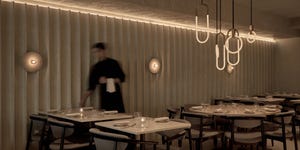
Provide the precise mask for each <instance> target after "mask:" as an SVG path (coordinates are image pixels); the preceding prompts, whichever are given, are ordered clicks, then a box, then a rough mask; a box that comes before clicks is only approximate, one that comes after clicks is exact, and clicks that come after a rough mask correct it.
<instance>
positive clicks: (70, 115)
mask: <svg viewBox="0 0 300 150" xmlns="http://www.w3.org/2000/svg"><path fill="white" fill-rule="evenodd" d="M66 116H68V117H76V116H80V113H69V114H66Z"/></svg>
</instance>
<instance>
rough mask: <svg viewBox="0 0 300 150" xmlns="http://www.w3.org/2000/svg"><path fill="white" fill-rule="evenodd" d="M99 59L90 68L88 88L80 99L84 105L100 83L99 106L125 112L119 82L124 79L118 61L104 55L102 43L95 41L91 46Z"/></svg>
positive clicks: (104, 48)
mask: <svg viewBox="0 0 300 150" xmlns="http://www.w3.org/2000/svg"><path fill="white" fill-rule="evenodd" d="M91 49H92V51H93V53H94V54H95V56H96V58H97V59H99V61H98V62H97V63H96V64H95V65H93V66H92V68H91V69H90V74H89V79H88V89H87V91H86V92H85V93H84V94H83V96H82V98H81V100H80V106H81V107H84V106H85V103H86V100H87V98H88V97H89V96H90V95H92V93H93V92H94V91H95V89H96V87H97V85H100V98H101V100H100V101H101V102H100V108H101V109H105V110H118V112H125V109H124V104H123V98H122V93H121V87H120V84H121V83H122V82H124V80H125V74H124V72H123V70H122V68H121V67H120V65H119V63H118V61H116V60H114V59H112V58H109V57H106V46H105V44H104V43H96V44H94V45H93V46H92V47H91Z"/></svg>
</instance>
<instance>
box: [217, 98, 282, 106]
mask: <svg viewBox="0 0 300 150" xmlns="http://www.w3.org/2000/svg"><path fill="white" fill-rule="evenodd" d="M284 101H285V98H275V97H256V96H254V97H248V96H247V97H239V96H237V97H223V98H216V99H214V104H218V103H219V102H227V103H228V102H230V103H250V104H281V103H283V102H284Z"/></svg>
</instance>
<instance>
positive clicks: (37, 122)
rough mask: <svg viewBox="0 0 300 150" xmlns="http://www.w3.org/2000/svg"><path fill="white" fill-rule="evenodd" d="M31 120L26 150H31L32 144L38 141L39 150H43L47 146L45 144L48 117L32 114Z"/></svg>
mask: <svg viewBox="0 0 300 150" xmlns="http://www.w3.org/2000/svg"><path fill="white" fill-rule="evenodd" d="M29 118H30V127H29V132H28V137H27V144H26V150H29V147H30V143H31V142H33V141H37V142H38V143H39V150H42V149H43V147H44V144H45V143H44V142H45V136H46V135H45V133H46V125H47V117H46V116H41V115H36V114H32V115H30V117H29ZM34 126H35V128H34ZM32 132H34V133H32Z"/></svg>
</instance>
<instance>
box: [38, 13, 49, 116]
mask: <svg viewBox="0 0 300 150" xmlns="http://www.w3.org/2000/svg"><path fill="white" fill-rule="evenodd" d="M38 14H39V16H38V18H39V20H40V21H39V37H43V38H40V41H39V51H40V54H41V56H42V58H43V60H44V61H43V63H44V66H46V67H44V68H42V69H41V71H40V78H39V83H40V85H39V87H41V88H40V95H39V101H40V103H39V110H43V111H45V110H49V109H50V95H49V94H50V93H49V92H48V90H49V89H50V83H49V82H50V78H49V68H50V67H47V66H48V65H51V64H50V62H49V63H48V59H47V58H49V9H47V8H43V7H41V8H40V7H39V8H38Z"/></svg>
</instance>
